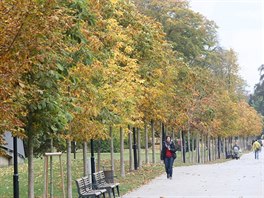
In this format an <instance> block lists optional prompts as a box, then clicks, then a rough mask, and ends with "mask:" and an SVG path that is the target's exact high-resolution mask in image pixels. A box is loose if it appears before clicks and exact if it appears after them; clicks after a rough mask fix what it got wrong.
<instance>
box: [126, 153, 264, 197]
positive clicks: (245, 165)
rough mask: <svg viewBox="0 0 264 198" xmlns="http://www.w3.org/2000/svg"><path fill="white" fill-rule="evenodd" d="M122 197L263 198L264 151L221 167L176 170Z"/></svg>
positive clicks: (209, 166)
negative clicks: (167, 176) (168, 177)
mask: <svg viewBox="0 0 264 198" xmlns="http://www.w3.org/2000/svg"><path fill="white" fill-rule="evenodd" d="M173 171H174V173H173V178H172V180H168V179H167V178H166V175H165V174H163V175H161V176H160V177H157V178H156V179H154V180H153V181H151V182H150V183H149V184H147V185H145V186H142V187H140V188H139V189H137V190H135V191H133V192H131V193H129V194H126V195H124V196H122V197H123V198H174V197H175V198H209V197H211V198H264V151H262V153H261V154H260V159H259V160H255V159H254V156H253V153H249V154H245V155H243V156H242V157H241V159H240V160H231V161H228V162H225V163H220V164H208V165H194V166H186V167H176V168H174V170H173Z"/></svg>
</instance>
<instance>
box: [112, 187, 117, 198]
mask: <svg viewBox="0 0 264 198" xmlns="http://www.w3.org/2000/svg"><path fill="white" fill-rule="evenodd" d="M112 192H113V195H114V198H116V196H115V188H112Z"/></svg>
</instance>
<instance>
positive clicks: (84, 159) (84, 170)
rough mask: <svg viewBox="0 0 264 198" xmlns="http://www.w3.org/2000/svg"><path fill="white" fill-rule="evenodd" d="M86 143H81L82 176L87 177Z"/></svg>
mask: <svg viewBox="0 0 264 198" xmlns="http://www.w3.org/2000/svg"><path fill="white" fill-rule="evenodd" d="M88 175H89V173H88V157H87V142H83V176H84V177H85V176H88Z"/></svg>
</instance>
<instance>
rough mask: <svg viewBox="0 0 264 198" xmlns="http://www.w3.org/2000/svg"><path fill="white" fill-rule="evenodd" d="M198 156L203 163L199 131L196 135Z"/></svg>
mask: <svg viewBox="0 0 264 198" xmlns="http://www.w3.org/2000/svg"><path fill="white" fill-rule="evenodd" d="M196 157H197V162H198V163H201V156H200V135H199V133H197V137H196Z"/></svg>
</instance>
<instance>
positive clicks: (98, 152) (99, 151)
mask: <svg viewBox="0 0 264 198" xmlns="http://www.w3.org/2000/svg"><path fill="white" fill-rule="evenodd" d="M100 170H101V140H99V144H98V151H97V172H99V171H100Z"/></svg>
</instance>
